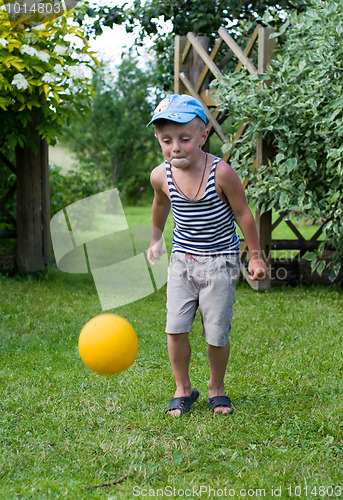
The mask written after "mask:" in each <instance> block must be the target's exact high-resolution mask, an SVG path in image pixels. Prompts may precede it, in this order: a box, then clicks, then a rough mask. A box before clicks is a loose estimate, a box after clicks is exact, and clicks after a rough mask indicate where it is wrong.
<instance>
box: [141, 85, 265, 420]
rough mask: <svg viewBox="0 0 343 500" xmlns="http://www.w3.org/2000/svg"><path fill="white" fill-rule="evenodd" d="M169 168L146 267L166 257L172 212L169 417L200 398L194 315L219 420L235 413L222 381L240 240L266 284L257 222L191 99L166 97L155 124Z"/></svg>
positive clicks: (159, 171) (155, 180)
mask: <svg viewBox="0 0 343 500" xmlns="http://www.w3.org/2000/svg"><path fill="white" fill-rule="evenodd" d="M152 123H154V125H155V136H156V137H157V139H158V142H159V144H160V146H161V149H162V153H163V156H164V158H165V162H164V163H162V164H161V165H159V166H158V167H156V168H155V169H154V170H153V171H152V173H151V184H152V186H153V188H154V193H155V196H154V201H153V205H152V225H153V236H152V241H151V244H150V248H149V251H148V260H149V262H150V264H152V265H154V264H155V260H156V259H159V258H160V256H161V253H162V252H163V250H162V240H161V234H162V232H163V230H164V226H165V222H166V220H167V217H168V214H169V211H170V208H172V212H173V218H174V223H175V228H174V231H173V248H172V254H171V258H170V266H169V275H168V285H167V326H166V333H167V334H168V353H169V358H170V362H171V366H172V370H173V373H174V377H175V381H176V392H175V394H174V397H173V398H172V399H171V401H170V405H169V407H168V409H167V410H166V411H167V412H168V413H170V414H171V415H173V416H181V415H182V414H184V413H187V412H189V411H190V408H191V405H192V404H193V403H194V401H196V399H197V398H198V396H199V393H198V391H197V390H193V389H192V385H191V381H190V378H189V362H190V357H191V349H190V344H189V340H188V333H189V332H190V331H191V329H192V323H193V320H194V317H195V313H196V310H197V308H198V307H199V311H200V314H201V319H202V324H203V336H204V337H205V339H206V341H207V344H208V350H207V357H208V362H209V367H210V380H209V382H208V390H209V398H208V400H207V404H208V406H209V408H210V409H211V410H212V411H214V412H216V413H223V414H227V413H232V412H233V408H232V403H231V401H230V399H229V397H228V396H227V395H226V393H225V389H224V376H225V371H226V367H227V363H228V359H229V353H230V343H229V330H230V329H231V319H232V308H233V303H234V297H235V288H236V281H237V279H238V276H239V237H238V235H237V232H236V228H235V224H234V220H236V222H237V224H238V225H239V227H240V228H241V230H242V233H243V236H244V238H245V241H246V243H247V245H248V249H249V255H250V262H249V267H248V269H249V272H250V279H252V280H256V279H266V277H267V275H268V270H267V267H266V265H265V263H264V261H263V260H262V257H261V249H260V245H259V241H258V234H257V230H256V226H255V221H254V218H253V215H252V213H251V211H250V209H249V207H248V205H247V202H246V199H245V194H244V190H243V186H242V184H241V182H240V180H239V178H238V176H237V174H236V173H235V171H234V170H233V169H232V168H231V167H230V166H229V165H228V164H227V163H225V162H224V161H223V160H221V159H220V158H216V157H214V156H213V155H211V154H208V153H205V152H204V151H203V150H202V146H203V145H204V144H205V142H206V139H207V137H208V133H209V131H208V129H207V127H206V115H205V110H204V108H203V106H202V105H201V104H200V102H198V101H197V100H196V99H194V98H193V97H191V96H188V95H175V94H174V95H170V96H167V97H166V98H165V99H163V101H162V102H161V103H160V104H159V105H158V106H157V108H156V110H155V112H154V115H153V117H152V120H151V121H150V123H149V124H148V126H149V125H151V124H152Z"/></svg>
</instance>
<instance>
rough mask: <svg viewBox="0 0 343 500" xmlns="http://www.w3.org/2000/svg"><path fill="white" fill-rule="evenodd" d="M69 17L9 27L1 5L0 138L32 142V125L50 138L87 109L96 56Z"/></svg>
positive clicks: (13, 142)
mask: <svg viewBox="0 0 343 500" xmlns="http://www.w3.org/2000/svg"><path fill="white" fill-rule="evenodd" d="M72 16H73V14H72V13H70V12H69V13H67V14H65V15H63V16H61V17H59V18H58V19H55V20H51V21H48V22H46V23H45V24H40V25H36V26H31V27H29V26H26V27H23V26H21V27H18V26H17V27H14V26H13V24H11V23H10V20H9V19H8V16H7V12H6V9H5V6H2V7H0V123H1V128H0V143H6V144H7V145H9V147H10V148H13V147H15V146H16V145H17V144H19V145H20V146H24V145H28V146H32V145H33V136H32V133H28V132H29V130H32V129H33V128H34V129H35V132H36V134H38V135H39V136H40V137H41V138H43V139H46V140H47V142H49V143H55V140H56V135H57V134H58V133H59V132H60V131H61V130H62V129H63V127H64V126H65V124H66V122H68V121H70V119H71V118H72V117H73V116H74V115H76V114H77V115H78V116H79V115H82V114H83V113H87V112H89V104H90V97H91V95H92V85H91V77H92V68H93V67H94V65H95V64H96V63H97V61H96V59H95V58H94V55H93V53H92V52H91V51H90V49H89V45H88V43H87V40H86V39H85V37H84V36H83V33H82V30H81V29H80V28H77V27H75V26H73V25H72V22H71V21H72Z"/></svg>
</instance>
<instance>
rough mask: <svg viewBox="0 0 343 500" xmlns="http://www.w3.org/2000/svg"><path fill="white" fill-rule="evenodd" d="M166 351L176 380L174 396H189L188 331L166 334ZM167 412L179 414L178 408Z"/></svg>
mask: <svg viewBox="0 0 343 500" xmlns="http://www.w3.org/2000/svg"><path fill="white" fill-rule="evenodd" d="M168 353H169V359H170V363H171V366H172V369H173V373H174V377H175V381H176V391H175V394H174V398H180V397H182V396H186V397H189V396H191V395H192V384H191V381H190V378H189V361H190V359H191V346H190V343H189V339H188V333H175V334H168ZM169 413H170V414H171V415H174V416H176V417H179V416H180V415H181V411H180V410H171V411H170V412H169Z"/></svg>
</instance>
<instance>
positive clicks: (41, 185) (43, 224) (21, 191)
mask: <svg viewBox="0 0 343 500" xmlns="http://www.w3.org/2000/svg"><path fill="white" fill-rule="evenodd" d="M36 146H37V152H36V153H34V152H33V151H32V150H31V149H29V148H28V147H23V148H21V147H17V148H16V167H17V266H18V270H19V271H20V272H22V273H24V274H27V273H33V272H38V271H45V270H46V266H47V263H48V261H49V259H50V254H51V250H50V196H49V161H48V145H47V143H46V141H45V140H42V139H40V138H39V139H37V141H36Z"/></svg>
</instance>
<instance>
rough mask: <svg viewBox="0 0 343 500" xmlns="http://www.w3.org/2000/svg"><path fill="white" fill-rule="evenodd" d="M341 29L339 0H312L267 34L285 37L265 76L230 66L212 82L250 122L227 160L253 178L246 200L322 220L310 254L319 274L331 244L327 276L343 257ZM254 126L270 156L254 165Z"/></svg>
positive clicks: (224, 101) (232, 109)
mask: <svg viewBox="0 0 343 500" xmlns="http://www.w3.org/2000/svg"><path fill="white" fill-rule="evenodd" d="M342 33H343V2H342V0H330V1H323V0H313V2H312V7H311V8H308V9H307V11H306V12H305V13H304V14H297V13H293V14H292V16H290V17H289V18H288V19H287V21H286V22H285V23H284V25H283V26H282V27H281V29H280V30H279V31H278V32H276V33H275V34H274V35H272V36H275V37H278V38H279V39H282V41H283V44H282V48H281V49H279V51H277V52H276V54H275V57H274V58H273V61H272V66H270V67H269V69H268V71H267V74H266V75H248V74H247V73H245V72H242V73H235V74H230V75H228V76H227V77H226V79H225V82H224V83H223V84H220V83H219V82H216V83H215V84H214V86H215V88H216V90H217V91H218V94H217V96H218V100H219V102H220V104H221V106H222V107H223V108H225V109H228V110H229V111H230V114H231V115H232V116H233V117H236V121H237V123H236V125H239V123H241V122H246V121H247V122H249V126H248V127H247V128H246V131H245V133H244V135H243V136H242V137H241V139H240V140H239V141H238V144H237V146H236V148H235V150H234V153H233V156H232V159H231V163H232V165H233V166H234V167H235V168H236V169H237V171H238V172H239V173H240V175H241V176H242V177H247V178H249V179H250V180H251V181H252V180H253V182H251V183H250V185H249V187H248V190H247V193H248V197H249V199H250V200H252V201H254V202H255V204H256V206H257V207H259V208H260V209H261V210H262V211H264V210H269V209H272V208H273V209H275V210H276V211H277V212H280V213H285V214H288V215H290V214H291V213H292V212H296V213H298V214H299V216H300V218H302V219H303V218H305V219H307V220H309V219H312V220H314V221H315V222H318V223H323V224H324V230H325V233H326V242H325V243H323V244H321V247H320V249H319V253H318V254H315V253H311V254H309V255H308V258H309V259H311V261H312V269H316V270H317V271H318V272H319V273H321V272H322V271H323V270H324V268H325V265H326V263H325V260H324V259H321V257H322V256H323V252H324V250H325V249H331V250H334V253H333V258H332V259H331V260H330V263H329V265H328V267H329V269H330V277H331V279H335V277H336V276H337V274H338V272H339V269H340V267H341V262H342V259H343V237H342V230H343V222H342V216H343V207H342V199H343V166H342V160H343V145H342V136H343V111H342V105H343V97H342V86H343V71H342V70H343V44H342ZM266 80H269V81H270V80H271V84H270V85H269V86H268V82H266ZM259 133H261V134H262V136H263V137H264V139H265V140H266V141H268V142H269V143H270V144H271V145H272V147H273V149H274V153H275V158H274V160H273V161H270V162H268V164H266V165H263V166H262V167H261V168H260V169H259V171H258V172H256V171H254V169H253V165H252V163H253V159H254V157H255V144H256V137H257V135H258V134H259Z"/></svg>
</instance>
